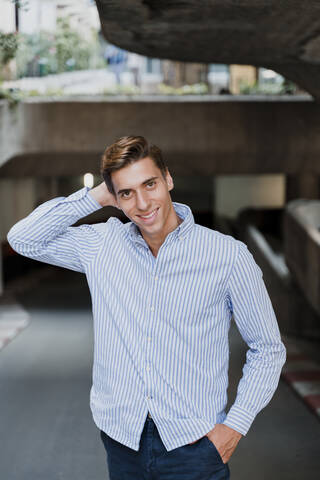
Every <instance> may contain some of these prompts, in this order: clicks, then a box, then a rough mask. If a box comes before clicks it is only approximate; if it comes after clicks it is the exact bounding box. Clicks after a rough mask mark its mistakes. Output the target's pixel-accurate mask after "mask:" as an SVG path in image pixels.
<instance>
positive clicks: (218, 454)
mask: <svg viewBox="0 0 320 480" xmlns="http://www.w3.org/2000/svg"><path fill="white" fill-rule="evenodd" d="M203 438H204V439H205V441H206V442H207V443H209V446H210V447H211V448H212V449H213V450H214V452H215V453H216V456H217V458H218V459H219V460H220V462H221V463H223V464H224V465H225V463H224V461H223V460H222V457H221V455H220V453H219V450H218V449H217V447H216V446H215V444H214V443H213V442H211V440H210V438H209V437H208V436H207V435H205V436H204V437H203Z"/></svg>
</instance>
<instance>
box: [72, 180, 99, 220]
mask: <svg viewBox="0 0 320 480" xmlns="http://www.w3.org/2000/svg"><path fill="white" fill-rule="evenodd" d="M89 190H90V188H89V187H83V188H81V189H80V190H77V191H76V192H74V193H72V194H71V195H69V196H68V197H67V198H66V201H67V202H69V203H72V204H73V205H72V206H73V207H74V208H75V210H76V211H77V213H78V214H79V215H80V216H82V217H85V216H86V215H89V214H90V213H92V212H95V211H96V210H98V209H99V208H102V205H100V203H99V202H97V200H95V199H94V198H93V197H92V196H91V195H90V194H89V193H88V192H89Z"/></svg>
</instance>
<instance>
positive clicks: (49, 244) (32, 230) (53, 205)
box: [7, 183, 117, 273]
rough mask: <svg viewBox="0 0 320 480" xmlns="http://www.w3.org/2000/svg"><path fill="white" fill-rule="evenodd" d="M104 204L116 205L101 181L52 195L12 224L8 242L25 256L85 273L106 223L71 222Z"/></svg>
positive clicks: (103, 232)
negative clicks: (93, 186)
mask: <svg viewBox="0 0 320 480" xmlns="http://www.w3.org/2000/svg"><path fill="white" fill-rule="evenodd" d="M107 205H113V206H117V205H116V203H115V197H114V196H113V195H111V194H110V193H109V191H108V190H107V187H106V185H105V184H104V183H103V184H100V185H98V186H97V187H95V188H93V189H91V190H90V189H89V188H88V187H83V188H82V189H80V190H78V191H76V192H74V193H72V194H71V195H69V196H68V197H57V198H53V199H52V200H49V201H47V202H45V203H42V204H41V205H39V206H38V207H37V208H36V209H35V210H33V212H31V213H30V214H29V215H28V216H27V217H25V218H23V219H22V220H20V221H19V222H17V223H16V224H15V225H13V227H12V228H11V229H10V230H9V232H8V235H7V239H8V242H9V244H10V245H11V247H12V248H13V249H14V250H15V251H16V252H18V253H20V254H21V255H23V256H25V257H29V258H33V259H34V260H38V261H40V262H45V263H49V264H52V265H57V266H60V267H65V268H68V269H70V270H75V271H78V272H82V273H85V269H86V265H87V264H88V263H90V261H91V260H92V258H94V256H95V254H96V253H97V251H98V248H99V247H100V245H101V242H102V240H103V238H104V235H105V231H106V225H107V224H106V223H98V224H93V225H88V224H85V225H80V226H78V227H72V226H71V225H73V224H74V223H75V222H76V221H77V220H79V219H80V218H83V217H85V216H87V215H89V214H90V213H92V212H94V211H96V210H98V209H99V208H102V207H103V206H107Z"/></svg>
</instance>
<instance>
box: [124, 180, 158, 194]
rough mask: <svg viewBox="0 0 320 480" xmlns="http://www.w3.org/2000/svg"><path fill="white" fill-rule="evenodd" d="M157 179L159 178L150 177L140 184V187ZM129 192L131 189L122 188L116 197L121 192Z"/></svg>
mask: <svg viewBox="0 0 320 480" xmlns="http://www.w3.org/2000/svg"><path fill="white" fill-rule="evenodd" d="M157 178H159V177H150V178H148V179H147V180H145V181H144V182H142V183H141V185H145V184H146V183H149V182H151V181H152V180H156V179H157ZM130 190H132V189H131V188H122V189H121V190H118V195H119V194H120V193H122V192H130Z"/></svg>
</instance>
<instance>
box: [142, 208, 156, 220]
mask: <svg viewBox="0 0 320 480" xmlns="http://www.w3.org/2000/svg"><path fill="white" fill-rule="evenodd" d="M158 210H159V208H155V209H154V210H152V212H150V213H149V214H148V215H138V217H139V218H142V220H149V219H151V218H153V217H155V215H156V214H157V211H158Z"/></svg>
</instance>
